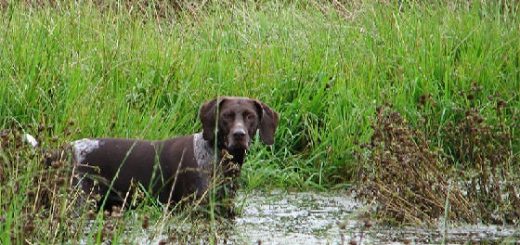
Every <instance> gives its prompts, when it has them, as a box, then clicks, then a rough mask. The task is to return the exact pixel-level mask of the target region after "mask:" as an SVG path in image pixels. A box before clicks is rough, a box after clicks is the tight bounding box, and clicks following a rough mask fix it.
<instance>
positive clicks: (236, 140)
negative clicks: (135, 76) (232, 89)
mask: <svg viewBox="0 0 520 245" xmlns="http://www.w3.org/2000/svg"><path fill="white" fill-rule="evenodd" d="M199 116H200V120H201V122H202V126H203V131H202V132H201V133H196V134H192V135H188V136H183V137H177V138H172V139H168V140H163V141H145V140H131V139H113V138H101V139H81V140H77V141H74V142H73V143H72V144H71V146H72V153H73V158H74V163H75V171H76V176H77V180H78V181H77V183H78V184H79V185H80V186H81V188H82V189H83V190H84V191H85V192H87V193H90V192H94V193H97V194H99V195H101V196H102V197H104V198H102V199H101V201H100V202H101V203H100V204H103V202H104V207H107V208H109V207H112V206H113V205H121V204H122V203H123V201H124V199H125V197H126V196H127V193H128V192H130V190H131V188H132V185H134V184H140V185H142V186H143V187H145V188H147V190H148V191H149V192H150V193H151V194H153V195H154V196H156V197H157V198H158V200H159V201H160V202H163V203H168V202H174V203H177V202H179V201H181V200H182V199H184V198H187V197H190V196H192V197H195V198H201V197H203V196H204V194H205V193H206V192H207V190H208V188H209V187H210V183H211V180H212V176H213V172H214V171H213V170H215V169H216V168H215V167H216V166H221V167H222V168H220V170H221V171H219V173H220V174H221V175H223V176H221V177H224V182H223V183H224V185H225V186H227V187H226V188H225V189H223V190H221V191H219V192H218V193H220V194H217V196H218V197H219V198H223V196H226V195H227V196H229V195H231V196H232V195H233V193H234V191H235V189H236V185H235V184H234V180H236V179H237V178H238V176H239V174H240V167H241V166H242V164H243V162H244V158H245V156H246V152H247V150H248V149H249V146H250V144H251V140H252V139H253V137H254V136H255V134H256V132H257V130H258V131H259V135H260V139H261V140H262V141H263V142H264V143H265V144H267V145H271V144H273V143H274V134H275V130H276V127H277V125H278V114H277V113H276V112H274V111H273V110H272V109H271V108H269V107H268V106H267V105H265V104H264V103H262V102H260V101H258V100H254V99H249V98H241V97H222V98H219V99H214V100H211V101H209V102H207V103H205V104H204V105H202V107H201V108H200V112H199ZM230 155H231V156H232V157H230ZM226 179H227V180H226ZM96 182H97V184H95V183H96ZM221 183H222V182H221ZM230 191H232V192H233V193H229V192H230Z"/></svg>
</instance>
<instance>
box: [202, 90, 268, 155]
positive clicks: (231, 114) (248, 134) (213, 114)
mask: <svg viewBox="0 0 520 245" xmlns="http://www.w3.org/2000/svg"><path fill="white" fill-rule="evenodd" d="M199 116H200V120H201V121H202V127H203V133H202V135H203V137H204V139H205V140H207V141H209V142H210V143H211V144H213V142H214V141H215V135H217V138H216V140H217V141H216V142H217V146H218V147H221V148H225V149H227V150H230V151H245V150H248V149H249V146H250V144H251V140H252V138H253V137H254V136H255V134H256V132H257V130H258V131H259V133H260V139H261V140H262V142H264V143H265V144H267V145H272V144H273V143H274V133H275V131H276V127H277V125H278V113H276V112H275V111H273V110H272V109H271V108H269V106H267V105H266V104H264V103H262V102H260V101H258V100H254V99H249V98H241V97H221V98H218V99H214V100H211V101H208V102H206V103H205V104H204V105H202V107H201V108H200V112H199Z"/></svg>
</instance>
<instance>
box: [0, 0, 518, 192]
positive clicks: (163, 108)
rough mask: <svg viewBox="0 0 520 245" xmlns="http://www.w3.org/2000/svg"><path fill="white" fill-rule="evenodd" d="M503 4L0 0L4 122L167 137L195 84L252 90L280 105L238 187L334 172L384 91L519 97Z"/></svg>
mask: <svg viewBox="0 0 520 245" xmlns="http://www.w3.org/2000/svg"><path fill="white" fill-rule="evenodd" d="M509 7H511V8H507V7H504V5H500V4H495V3H494V2H491V1H489V2H486V1H484V2H481V3H477V2H474V3H471V4H467V3H466V2H465V1H462V2H460V3H457V2H456V3H450V4H444V3H430V4H405V5H403V6H401V7H399V6H398V5H397V3H396V4H384V3H377V2H369V3H352V4H350V5H346V9H347V11H349V13H346V12H342V10H341V9H338V8H337V7H336V6H335V5H333V4H327V3H319V4H317V3H316V4H310V3H304V2H298V1H296V2H290V3H283V2H278V1H272V2H271V1H268V2H263V3H254V2H246V3H230V2H225V3H221V4H218V3H210V4H207V5H206V6H205V7H204V9H202V10H200V11H198V12H197V14H196V15H195V16H194V15H190V14H189V12H182V13H180V14H176V15H167V17H162V18H153V13H152V12H153V11H152V10H149V11H148V12H147V11H145V12H137V11H130V10H129V9H128V8H127V7H124V6H119V7H118V5H117V4H114V5H108V7H107V6H105V7H104V8H100V7H98V6H96V5H94V4H91V3H83V2H80V3H62V4H59V5H58V6H54V7H52V6H48V5H47V6H43V7H27V6H25V5H23V4H11V5H10V6H9V7H7V8H5V9H4V10H2V11H1V13H0V15H1V18H0V22H1V23H0V85H1V86H0V125H2V126H3V127H8V126H9V125H11V124H12V123H13V122H14V123H15V124H18V125H21V126H22V127H23V128H27V129H31V127H30V126H31V125H32V126H33V127H32V129H34V128H35V125H38V124H45V125H47V126H51V127H52V129H53V132H54V133H53V134H54V136H57V137H58V139H59V141H60V142H66V141H68V140H72V139H77V138H80V137H98V136H113V137H135V138H147V139H164V138H167V137H172V136H175V135H182V134H191V133H193V132H196V131H198V130H200V122H198V120H197V110H198V108H199V106H200V104H201V103H203V102H204V101H205V100H208V99H210V98H213V97H216V96H219V95H237V96H249V97H255V98H258V99H260V100H262V101H264V102H266V103H267V104H269V105H270V106H272V107H273V108H275V109H276V110H277V111H278V112H280V115H281V120H280V126H279V130H278V132H277V136H276V144H275V145H274V147H273V148H272V149H266V148H265V147H263V146H260V145H259V144H257V146H256V147H255V148H254V149H253V150H252V151H251V154H250V156H249V161H248V162H247V164H246V169H245V172H244V175H243V176H244V178H243V179H244V180H245V181H246V183H248V184H249V186H250V187H252V188H254V187H259V186H266V185H267V186H281V187H295V188H306V187H312V188H326V187H328V186H331V185H335V184H344V183H348V181H349V180H350V179H351V177H352V174H353V173H354V169H355V168H356V165H357V164H358V162H357V161H356V160H355V158H354V157H353V152H354V150H355V149H357V144H356V143H357V142H365V141H367V139H368V137H370V134H371V129H370V122H371V120H372V118H373V114H374V110H375V108H376V107H377V106H378V105H380V104H383V103H390V104H392V105H393V106H394V107H395V108H396V109H397V110H398V111H401V112H403V113H404V114H405V115H407V116H408V117H409V118H410V119H411V123H412V124H417V123H418V122H416V121H415V120H416V111H417V105H416V104H417V101H418V98H419V97H420V96H421V95H423V94H430V95H431V96H433V97H434V98H435V99H436V101H440V104H441V105H440V107H439V108H449V105H451V104H453V103H454V102H459V101H464V100H465V98H463V97H460V96H459V94H458V93H459V91H461V90H464V89H469V87H470V86H471V83H473V82H476V83H478V84H479V85H480V86H482V88H483V94H484V95H490V94H495V93H499V94H500V95H501V96H502V97H503V98H505V100H507V101H508V102H509V104H510V105H511V106H518V105H519V98H518V91H519V90H520V68H519V60H520V40H519V39H520V28H519V26H520V25H519V24H520V20H519V18H520V17H519V15H518V14H517V12H516V8H514V7H515V6H514V5H513V6H509ZM346 14H349V15H348V16H349V17H348V18H345V16H347V15H346ZM483 110H486V108H484V109H483ZM446 115H447V116H446V117H443V118H434V119H432V120H439V121H447V120H450V119H449V111H448V112H447V114H446ZM69 121H73V122H74V123H75V124H74V129H75V130H74V131H73V132H72V133H70V132H69V133H66V132H64V129H65V128H66V125H67V124H68V122H69ZM29 133H32V132H29ZM40 140H42V141H44V142H47V143H48V141H49V140H50V137H49V138H42V139H40ZM44 144H45V143H44ZM515 147H516V149H518V146H515Z"/></svg>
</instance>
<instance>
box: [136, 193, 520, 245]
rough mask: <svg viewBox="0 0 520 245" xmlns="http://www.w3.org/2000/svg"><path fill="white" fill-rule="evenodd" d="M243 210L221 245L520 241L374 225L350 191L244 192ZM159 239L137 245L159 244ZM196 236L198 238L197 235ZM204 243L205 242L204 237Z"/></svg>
mask: <svg viewBox="0 0 520 245" xmlns="http://www.w3.org/2000/svg"><path fill="white" fill-rule="evenodd" d="M238 205H240V206H241V208H242V212H241V215H240V216H239V217H237V218H236V219H235V220H234V221H233V223H232V224H230V227H231V228H228V229H227V232H226V233H228V234H226V235H225V237H226V238H225V239H219V240H218V243H219V244H381V243H384V244H388V243H397V244H400V243H404V244H409V243H416V244H423V243H442V242H447V243H465V242H467V241H473V242H482V241H491V242H493V241H495V242H496V241H506V242H513V243H517V241H518V240H519V235H520V234H519V232H520V230H519V228H515V227H510V226H486V225H463V226H449V227H448V229H441V228H439V229H421V228H389V227H380V226H374V225H372V224H371V221H370V220H369V218H368V217H367V216H364V215H362V214H363V213H366V211H370V210H367V206H364V205H361V204H360V203H359V202H357V201H355V199H354V198H353V196H352V194H350V193H348V192H332V193H331V192H327V193H314V192H285V191H271V192H252V193H248V194H245V193H241V194H240V196H239V198H238ZM160 240H161V237H160V236H159V237H155V239H151V240H142V241H141V242H140V243H139V244H157V242H158V241H160ZM195 240H198V239H197V238H195ZM200 243H201V244H205V243H206V242H204V241H201V242H200Z"/></svg>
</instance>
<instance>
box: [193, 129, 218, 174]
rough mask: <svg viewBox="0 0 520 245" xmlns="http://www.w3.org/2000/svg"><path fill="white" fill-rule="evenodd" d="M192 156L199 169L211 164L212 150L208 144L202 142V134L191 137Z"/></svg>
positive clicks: (204, 141)
mask: <svg viewBox="0 0 520 245" xmlns="http://www.w3.org/2000/svg"><path fill="white" fill-rule="evenodd" d="M193 155H194V156H195V160H196V161H197V165H198V166H199V167H200V168H205V167H209V166H211V165H212V163H213V149H212V148H211V146H210V145H209V143H208V142H207V141H206V140H204V138H203V137H202V133H196V134H194V135H193Z"/></svg>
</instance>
